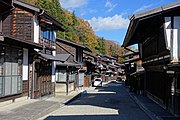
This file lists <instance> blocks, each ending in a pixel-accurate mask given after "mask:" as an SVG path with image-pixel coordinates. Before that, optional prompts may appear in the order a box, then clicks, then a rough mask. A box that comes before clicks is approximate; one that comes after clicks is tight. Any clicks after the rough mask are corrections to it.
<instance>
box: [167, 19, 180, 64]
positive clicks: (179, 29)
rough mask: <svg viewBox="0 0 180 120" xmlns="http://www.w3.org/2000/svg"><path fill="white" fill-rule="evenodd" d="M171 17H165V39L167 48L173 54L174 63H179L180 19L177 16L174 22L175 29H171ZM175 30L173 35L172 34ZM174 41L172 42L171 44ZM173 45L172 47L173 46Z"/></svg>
mask: <svg viewBox="0 0 180 120" xmlns="http://www.w3.org/2000/svg"><path fill="white" fill-rule="evenodd" d="M171 23H172V22H171V17H165V35H166V36H165V37H166V39H165V40H166V47H167V49H169V50H172V52H171V58H172V62H179V58H180V17H179V16H175V17H174V21H173V23H174V24H173V26H174V28H173V29H172V28H171ZM171 30H173V33H172V32H171ZM171 41H172V42H171ZM171 44H172V45H171Z"/></svg>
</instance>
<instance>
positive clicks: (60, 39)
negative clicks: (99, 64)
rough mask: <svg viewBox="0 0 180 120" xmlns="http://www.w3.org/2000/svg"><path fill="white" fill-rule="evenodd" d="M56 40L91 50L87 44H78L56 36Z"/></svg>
mask: <svg viewBox="0 0 180 120" xmlns="http://www.w3.org/2000/svg"><path fill="white" fill-rule="evenodd" d="M56 41H57V42H62V43H64V44H68V45H71V46H73V47H80V48H82V49H83V50H85V51H88V52H92V51H91V50H90V49H89V48H88V47H87V46H84V45H80V44H78V43H75V42H72V41H70V40H65V39H62V38H56Z"/></svg>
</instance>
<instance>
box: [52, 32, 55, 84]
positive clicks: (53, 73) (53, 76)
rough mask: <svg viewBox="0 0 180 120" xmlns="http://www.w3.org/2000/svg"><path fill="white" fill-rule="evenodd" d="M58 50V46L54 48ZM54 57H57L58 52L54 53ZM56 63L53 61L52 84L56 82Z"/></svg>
mask: <svg viewBox="0 0 180 120" xmlns="http://www.w3.org/2000/svg"><path fill="white" fill-rule="evenodd" d="M54 38H55V40H56V32H55V31H54ZM53 48H54V49H56V46H53ZM52 55H53V56H56V50H54V51H52ZM55 73H56V62H55V61H52V82H56V74H55Z"/></svg>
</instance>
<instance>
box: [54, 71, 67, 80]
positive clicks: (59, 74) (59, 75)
mask: <svg viewBox="0 0 180 120" xmlns="http://www.w3.org/2000/svg"><path fill="white" fill-rule="evenodd" d="M66 79H67V73H66V70H57V71H56V81H57V82H66Z"/></svg>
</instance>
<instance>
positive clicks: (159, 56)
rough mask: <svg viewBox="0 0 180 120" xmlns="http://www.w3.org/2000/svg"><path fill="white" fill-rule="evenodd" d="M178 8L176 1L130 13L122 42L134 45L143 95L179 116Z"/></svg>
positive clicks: (178, 4)
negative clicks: (142, 79)
mask: <svg viewBox="0 0 180 120" xmlns="http://www.w3.org/2000/svg"><path fill="white" fill-rule="evenodd" d="M179 10H180V2H174V3H171V4H169V5H165V6H161V7H158V8H155V9H152V10H149V11H145V12H142V13H137V14H134V15H132V17H131V18H130V24H129V27H128V31H127V34H126V37H125V40H124V43H123V46H124V47H127V46H130V45H133V44H138V47H139V53H140V54H139V55H140V58H141V59H142V65H143V67H144V69H145V77H144V82H145V83H144V88H145V92H146V94H147V95H148V96H149V97H150V98H152V99H153V100H155V101H157V102H158V103H159V104H160V105H161V106H163V107H164V108H166V109H168V110H169V111H170V112H172V113H173V114H174V115H176V116H180V102H179V101H180V67H179V65H180V64H179V63H180V62H179V60H180V52H179V50H180V44H179V43H180V42H179V41H180V37H179V36H180V26H179V25H180V13H179Z"/></svg>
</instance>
